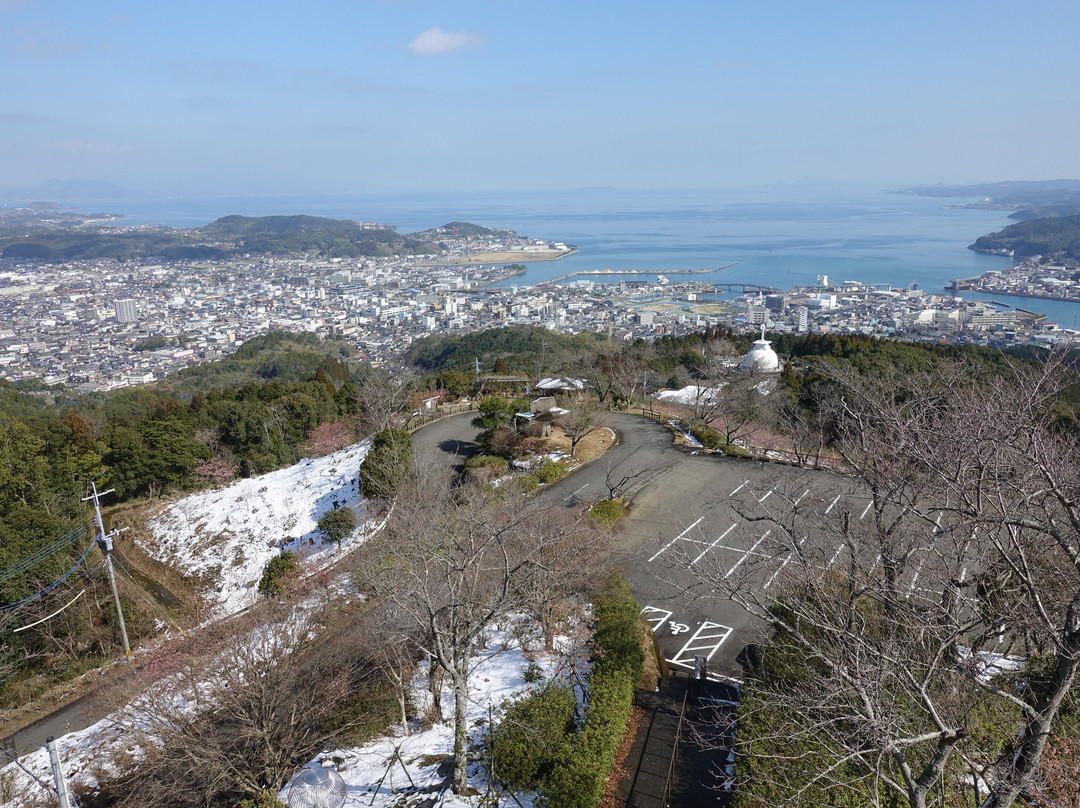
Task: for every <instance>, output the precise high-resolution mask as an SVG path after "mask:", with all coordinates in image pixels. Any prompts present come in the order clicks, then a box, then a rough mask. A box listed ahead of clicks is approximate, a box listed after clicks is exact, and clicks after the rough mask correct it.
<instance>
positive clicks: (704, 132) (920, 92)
mask: <svg viewBox="0 0 1080 808" xmlns="http://www.w3.org/2000/svg"><path fill="white" fill-rule="evenodd" d="M1078 24H1080V7H1077V6H1076V5H1075V4H1069V3H1065V2H1045V3H1039V4H1035V5H1033V6H1031V7H1028V8H1024V9H1020V8H1018V7H1016V6H1015V5H1013V4H1005V3H1002V2H989V3H975V2H956V3H950V4H933V3H926V2H918V3H912V4H903V5H901V6H894V5H888V6H876V5H869V6H868V5H865V4H856V3H848V2H841V3H831V4H827V5H825V6H822V5H816V6H813V7H811V6H804V5H802V4H796V3H781V2H774V3H762V4H733V3H707V2H688V3H684V4H681V5H680V6H678V7H675V8H674V9H672V10H667V11H662V10H661V9H660V8H659V7H657V6H654V5H653V4H644V3H633V2H631V3H620V4H611V3H599V4H588V5H584V6H579V5H572V4H569V3H565V2H554V3H549V4H546V5H545V6H543V7H542V8H541V7H535V6H531V7H530V6H526V5H524V4H509V3H501V2H496V1H495V0H477V2H458V3H435V2H420V1H419V0H417V1H416V2H411V1H409V2H391V1H390V0H385V1H382V0H379V1H377V2H362V3H353V4H345V3H340V2H322V3H318V4H315V5H313V6H307V7H304V8H301V7H299V6H295V5H293V4H286V3H280V2H276V3H268V4H260V5H258V6H257V5H255V4H253V3H249V2H237V3H231V4H224V5H222V4H216V5H214V6H210V5H209V4H206V3H204V2H201V1H200V2H194V3H190V4H184V5H183V6H158V5H154V4H150V5H146V4H141V5H140V4H134V3H130V2H110V3H107V4H104V5H95V6H87V5H86V4H79V3H74V2H69V1H68V0H56V1H55V2H50V1H49V0H0V61H2V67H3V75H4V80H3V83H2V86H3V93H2V97H3V99H4V100H3V102H2V103H0V163H2V164H3V166H4V168H3V169H2V170H0V186H19V185H34V184H37V183H42V182H45V181H47V180H50V179H89V180H101V181H108V182H114V183H117V184H121V185H125V186H128V187H132V188H138V189H142V190H148V191H154V192H163V193H185V194H229V193H256V194H269V193H297V192H301V193H304V192H329V193H333V192H349V191H370V190H399V189H400V190H424V189H433V190H435V189H444V190H445V189H450V190H494V189H501V190H508V189H516V188H521V189H569V188H580V187H587V186H615V187H620V188H656V189H662V188H708V187H738V186H746V185H759V184H771V183H788V182H798V181H802V180H805V179H806V178H810V177H813V178H824V179H827V180H832V181H838V182H850V181H874V182H882V183H888V184H905V183H912V184H914V183H931V182H938V181H940V182H947V183H960V182H976V181H995V180H1004V179H1056V178H1064V177H1075V176H1080V155H1078V154H1077V152H1076V150H1075V148H1074V147H1073V145H1072V134H1071V132H1072V131H1073V130H1075V128H1076V126H1077V124H1078V123H1080V111H1078V107H1077V105H1076V104H1074V103H1072V101H1073V100H1074V99H1075V95H1076V91H1075V89H1074V85H1073V79H1072V77H1073V76H1075V75H1076V74H1077V72H1078V67H1080V65H1078V64H1077V63H1078V61H1080V57H1078V56H1077V54H1076V51H1075V48H1074V47H1073V43H1072V41H1071V39H1072V32H1073V31H1074V30H1076V28H1077V27H1078Z"/></svg>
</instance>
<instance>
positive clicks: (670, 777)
mask: <svg viewBox="0 0 1080 808" xmlns="http://www.w3.org/2000/svg"><path fill="white" fill-rule="evenodd" d="M689 701H690V687H689V684H688V685H687V688H686V695H684V696H683V700H682V709H681V710H680V711H679V726H678V727H677V728H676V729H675V746H674V747H673V748H672V750H671V761H670V762H669V763H668V769H667V780H666V781H665V782H664V800H663V805H665V806H666V805H667V804H668V802H669V800H670V799H671V786H672V783H673V782H674V781H675V764H676V763H677V762H678V760H679V743H680V742H681V741H682V731H683V724H684V723H685V722H686V705H687V704H688V703H689Z"/></svg>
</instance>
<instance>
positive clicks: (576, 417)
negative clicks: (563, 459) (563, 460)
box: [556, 393, 611, 457]
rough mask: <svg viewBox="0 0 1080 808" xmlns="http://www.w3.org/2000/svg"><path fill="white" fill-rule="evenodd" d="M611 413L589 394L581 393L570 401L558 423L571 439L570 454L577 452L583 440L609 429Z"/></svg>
mask: <svg viewBox="0 0 1080 808" xmlns="http://www.w3.org/2000/svg"><path fill="white" fill-rule="evenodd" d="M610 421H611V418H610V413H609V411H608V410H606V409H603V408H602V407H601V405H600V404H599V403H598V402H597V401H596V400H595V399H594V398H593V397H592V396H589V395H586V394H585V393H580V394H579V395H577V396H576V397H575V398H574V399H572V400H571V401H569V402H568V404H567V412H564V413H562V414H560V415H559V417H558V420H557V421H556V423H557V424H558V426H559V428H560V429H562V431H563V434H564V435H566V437H568V438H569V439H570V456H571V457H573V456H574V455H575V454H576V453H577V447H578V444H579V443H581V441H582V440H583V439H584V438H586V437H588V436H589V435H591V434H593V433H594V432H598V431H599V430H601V429H607V428H608V424H609V423H610Z"/></svg>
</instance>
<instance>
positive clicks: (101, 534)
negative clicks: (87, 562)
mask: <svg viewBox="0 0 1080 808" xmlns="http://www.w3.org/2000/svg"><path fill="white" fill-rule="evenodd" d="M90 485H91V486H92V488H93V491H94V493H93V494H92V495H91V496H88V497H84V498H83V502H86V501H87V500H91V499H92V500H94V515H95V517H96V518H97V529H98V539H97V541H98V547H100V548H101V552H103V553H104V554H105V570H106V572H108V573H109V586H111V587H112V594H113V602H114V603H115V604H116V616H117V617H118V618H119V619H120V639H121V640H122V641H123V643H124V656H125V657H130V656H131V646H130V645H128V635H127V625H126V624H125V623H124V610H123V609H122V608H121V607H120V592H119V591H118V590H117V588H116V573H115V572H114V571H113V563H112V537H113V536H114V535H115V532H114V533H109V534H106V533H105V524H104V523H103V522H102V521H101V502H100V497H102V496H104V495H105V494H111V493H112V492H113V491H114V490H115V489H113V488H110V489H109V490H108V491H102V492H101V493H100V494H99V493H98V490H97V483H94V482H91V483H90Z"/></svg>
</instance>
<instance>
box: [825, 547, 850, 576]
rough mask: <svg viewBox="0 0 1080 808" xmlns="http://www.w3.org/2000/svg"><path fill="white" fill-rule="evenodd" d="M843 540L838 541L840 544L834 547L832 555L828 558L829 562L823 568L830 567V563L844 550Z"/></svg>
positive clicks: (834, 561) (833, 562)
mask: <svg viewBox="0 0 1080 808" xmlns="http://www.w3.org/2000/svg"><path fill="white" fill-rule="evenodd" d="M845 546H846V545H845V544H844V542H840V546H839V547H837V548H836V552H835V553H833V557H832V558H830V559H829V563H828V564H826V565H825V569H827V570H828V569H832V565H833V564H835V563H836V559H838V558H839V557H840V554H841V553H842V552H844V547H845Z"/></svg>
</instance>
